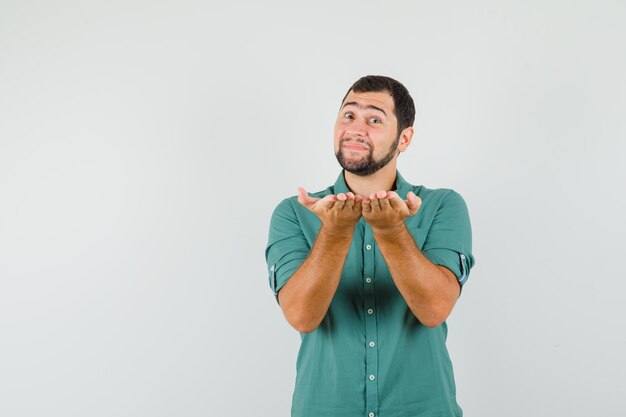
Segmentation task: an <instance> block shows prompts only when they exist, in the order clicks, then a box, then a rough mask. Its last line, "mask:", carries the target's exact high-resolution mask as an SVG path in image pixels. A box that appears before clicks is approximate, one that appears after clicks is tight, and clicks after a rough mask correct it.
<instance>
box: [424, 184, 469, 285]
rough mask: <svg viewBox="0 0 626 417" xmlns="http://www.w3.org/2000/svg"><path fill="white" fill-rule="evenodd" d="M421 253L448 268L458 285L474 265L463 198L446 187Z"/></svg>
mask: <svg viewBox="0 0 626 417" xmlns="http://www.w3.org/2000/svg"><path fill="white" fill-rule="evenodd" d="M422 253H423V254H424V255H425V256H426V257H427V258H428V259H429V260H430V261H431V262H432V263H434V264H435V265H443V266H445V267H446V268H448V269H450V270H451V271H452V272H453V273H454V274H455V275H456V277H457V279H458V280H459V283H460V284H461V286H463V285H464V284H465V282H467V278H468V277H469V272H470V269H471V268H472V267H473V266H474V263H475V261H474V256H473V255H472V227H471V224H470V219H469V213H468V210H467V205H466V204H465V200H463V197H461V195H460V194H459V193H457V192H456V191H454V190H448V192H447V194H446V196H444V197H443V199H442V202H441V205H440V206H439V208H438V209H437V212H436V213H435V217H434V219H433V222H432V224H431V227H430V229H429V231H428V234H427V236H426V240H425V241H424V245H423V246H422Z"/></svg>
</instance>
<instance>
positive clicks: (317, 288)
mask: <svg viewBox="0 0 626 417" xmlns="http://www.w3.org/2000/svg"><path fill="white" fill-rule="evenodd" d="M349 103H352V104H349ZM412 137H413V128H412V127H407V128H406V129H403V130H402V131H401V132H399V133H398V129H397V119H396V116H395V113H394V104H393V98H392V97H391V95H389V94H388V93H386V92H367V93H355V92H353V91H351V92H350V93H349V94H348V96H347V97H346V99H345V100H344V102H343V103H342V106H341V108H340V111H339V114H338V116H337V121H336V122H335V131H334V147H335V154H341V158H339V157H338V159H339V160H340V163H341V164H342V166H343V167H344V173H345V174H344V175H345V180H346V184H347V185H348V188H349V189H350V192H348V193H346V194H344V193H340V194H337V195H328V196H326V197H324V198H321V199H318V198H313V197H310V196H309V195H308V194H307V192H306V191H305V190H304V189H303V188H299V189H298V202H299V203H300V204H302V205H303V206H305V207H306V208H308V209H309V210H311V211H312V212H313V213H315V214H316V215H317V216H318V217H319V219H320V221H321V223H322V226H321V228H320V232H319V234H318V236H317V239H316V241H315V243H314V245H313V247H312V248H311V252H310V253H309V256H308V257H307V259H306V260H305V261H304V262H303V264H302V265H301V266H300V268H298V270H296V272H294V274H293V275H292V276H291V278H290V279H289V280H288V281H287V283H286V284H285V285H284V286H283V287H282V288H281V290H280V291H279V293H278V297H279V303H280V305H281V307H282V310H283V313H284V315H285V318H286V319H287V321H288V322H289V323H290V324H291V325H292V326H293V327H294V328H295V329H296V330H298V331H300V332H302V333H309V332H312V331H314V330H315V329H316V328H317V327H318V326H319V324H320V323H321V322H322V320H323V319H324V316H325V315H326V312H327V311H328V307H329V306H330V303H331V301H332V298H333V296H334V294H335V292H336V290H337V287H338V285H339V280H340V278H341V271H342V269H343V266H344V263H345V260H346V257H347V255H348V250H349V248H350V243H351V242H352V236H353V234H354V227H355V226H356V224H357V222H358V221H359V219H360V218H361V217H363V218H364V219H365V221H366V222H367V223H368V224H369V225H370V227H371V228H372V232H373V234H374V238H375V240H376V243H377V244H378V247H379V248H380V251H381V253H382V255H383V257H384V258H385V261H386V262H387V265H388V267H389V272H390V273H391V276H392V278H393V280H394V282H395V284H396V287H397V288H398V291H399V292H400V294H401V295H402V296H403V298H404V299H405V301H406V303H407V305H408V306H409V308H410V310H411V311H412V312H413V314H414V315H415V317H416V318H417V319H418V320H419V321H420V322H421V323H422V324H424V325H426V326H428V327H435V326H438V325H440V324H441V323H442V322H443V321H444V320H445V319H446V318H447V317H448V316H449V314H450V312H451V311H452V309H453V307H454V305H455V303H456V300H457V299H458V297H459V294H460V285H459V283H458V280H457V279H456V277H455V275H454V274H453V273H452V271H450V270H449V269H447V268H446V267H443V266H440V265H435V264H433V263H432V262H430V260H428V258H426V257H425V256H424V255H423V254H422V253H421V251H420V250H419V248H418V247H417V245H416V244H415V241H414V240H413V237H412V236H411V234H410V233H409V231H408V229H407V228H406V226H405V224H404V220H405V219H406V218H407V217H409V216H413V215H415V214H416V213H417V212H418V210H419V208H420V205H421V203H422V202H421V199H420V198H419V197H418V196H417V195H415V194H414V193H413V192H409V193H408V194H407V199H406V200H402V199H401V198H400V196H399V195H398V194H397V193H396V192H395V191H391V190H392V188H394V185H395V176H396V164H397V158H398V155H399V154H400V153H402V152H404V151H406V149H407V148H408V146H409V145H410V143H411V139H412ZM394 147H396V149H395V150H394ZM390 152H392V153H394V154H395V155H394V156H393V157H392V158H391V159H390V160H389V162H388V163H387V164H386V165H384V166H383V167H382V168H380V169H378V170H377V171H376V172H373V173H368V175H361V174H359V173H358V172H350V170H352V169H354V170H355V171H358V168H359V167H362V166H363V164H364V161H367V159H368V158H370V160H371V161H370V162H374V163H376V162H377V161H381V160H384V159H385V157H386V156H388V155H389V154H390Z"/></svg>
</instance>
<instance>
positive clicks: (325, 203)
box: [317, 194, 337, 209]
mask: <svg viewBox="0 0 626 417" xmlns="http://www.w3.org/2000/svg"><path fill="white" fill-rule="evenodd" d="M336 201H337V196H336V195H333V194H329V195H327V196H326V197H324V198H322V199H321V200H319V201H318V202H317V204H318V205H319V206H321V207H323V208H325V209H331V208H333V206H334V205H335V202H336Z"/></svg>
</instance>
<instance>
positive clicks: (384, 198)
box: [362, 191, 422, 233]
mask: <svg viewBox="0 0 626 417" xmlns="http://www.w3.org/2000/svg"><path fill="white" fill-rule="evenodd" d="M421 205H422V199H421V198H419V197H418V196H417V195H415V193H414V192H413V191H409V193H408V194H407V199H406V200H402V198H400V196H399V195H398V193H396V192H395V191H378V192H377V193H372V194H370V196H369V198H366V199H364V200H363V210H362V212H363V218H364V219H365V221H366V222H367V223H369V225H370V226H371V228H372V231H374V232H379V233H386V232H389V233H393V232H396V231H397V230H398V229H399V228H401V227H403V226H404V219H406V218H407V217H409V216H413V215H414V214H416V213H417V211H418V210H419V208H420V206H421Z"/></svg>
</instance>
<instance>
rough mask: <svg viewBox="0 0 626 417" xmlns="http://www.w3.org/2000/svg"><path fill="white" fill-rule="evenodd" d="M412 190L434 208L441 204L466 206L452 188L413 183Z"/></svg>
mask: <svg viewBox="0 0 626 417" xmlns="http://www.w3.org/2000/svg"><path fill="white" fill-rule="evenodd" d="M413 192H414V193H415V194H416V195H417V196H418V197H419V198H421V199H422V203H423V204H428V205H429V206H431V207H434V208H436V209H438V208H441V207H443V206H463V207H466V204H465V200H464V199H463V197H462V196H461V194H460V193H458V192H457V191H456V190H454V189H452V188H428V187H425V186H423V185H414V186H413Z"/></svg>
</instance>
